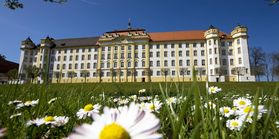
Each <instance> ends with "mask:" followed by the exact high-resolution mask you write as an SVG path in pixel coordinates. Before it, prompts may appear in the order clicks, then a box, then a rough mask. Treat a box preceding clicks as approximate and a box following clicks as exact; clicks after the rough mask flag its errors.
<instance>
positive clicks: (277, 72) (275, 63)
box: [271, 52, 279, 81]
mask: <svg viewBox="0 0 279 139" xmlns="http://www.w3.org/2000/svg"><path fill="white" fill-rule="evenodd" d="M274 76H279V52H276V53H273V54H271V80H272V81H274Z"/></svg>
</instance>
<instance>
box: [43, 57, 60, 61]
mask: <svg viewBox="0 0 279 139" xmlns="http://www.w3.org/2000/svg"><path fill="white" fill-rule="evenodd" d="M40 60H42V56H41V59H40ZM57 60H58V61H60V56H58V57H57Z"/></svg>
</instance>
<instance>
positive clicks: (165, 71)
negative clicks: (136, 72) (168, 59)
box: [161, 68, 170, 82]
mask: <svg viewBox="0 0 279 139" xmlns="http://www.w3.org/2000/svg"><path fill="white" fill-rule="evenodd" d="M169 71H170V69H168V68H161V74H162V75H164V76H165V82H167V76H168V74H169Z"/></svg>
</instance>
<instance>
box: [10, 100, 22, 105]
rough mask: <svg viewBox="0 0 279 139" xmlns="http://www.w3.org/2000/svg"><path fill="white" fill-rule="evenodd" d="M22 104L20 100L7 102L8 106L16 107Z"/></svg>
mask: <svg viewBox="0 0 279 139" xmlns="http://www.w3.org/2000/svg"><path fill="white" fill-rule="evenodd" d="M20 103H22V101H21V100H14V101H9V103H8V105H17V104H20Z"/></svg>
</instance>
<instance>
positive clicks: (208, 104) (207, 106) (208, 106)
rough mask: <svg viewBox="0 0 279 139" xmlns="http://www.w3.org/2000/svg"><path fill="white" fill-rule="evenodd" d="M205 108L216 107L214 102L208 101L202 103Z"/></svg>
mask: <svg viewBox="0 0 279 139" xmlns="http://www.w3.org/2000/svg"><path fill="white" fill-rule="evenodd" d="M204 107H205V108H209V109H215V108H216V104H214V103H213V102H211V101H209V102H208V103H205V104H204Z"/></svg>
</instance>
